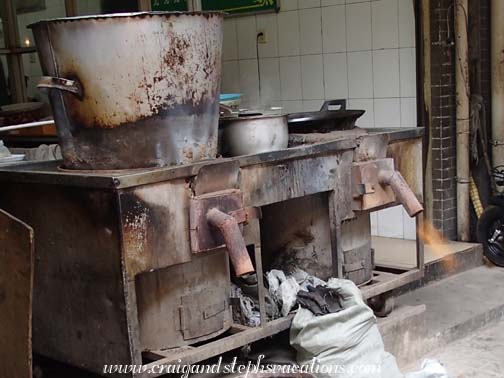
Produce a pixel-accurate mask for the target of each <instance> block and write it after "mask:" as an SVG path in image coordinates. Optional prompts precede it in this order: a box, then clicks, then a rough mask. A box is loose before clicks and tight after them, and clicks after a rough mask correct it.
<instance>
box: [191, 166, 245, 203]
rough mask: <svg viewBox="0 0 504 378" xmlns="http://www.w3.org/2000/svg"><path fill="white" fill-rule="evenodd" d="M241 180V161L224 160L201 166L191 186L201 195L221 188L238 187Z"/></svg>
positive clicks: (195, 192) (197, 194) (196, 193)
mask: <svg viewBox="0 0 504 378" xmlns="http://www.w3.org/2000/svg"><path fill="white" fill-rule="evenodd" d="M239 180H240V163H239V162H238V161H236V160H231V161H223V162H220V163H217V164H209V165H205V166H203V167H201V169H200V170H199V171H198V174H197V176H196V177H195V178H194V180H193V183H192V185H191V187H192V189H193V191H194V194H195V195H196V196H200V195H202V194H206V193H212V192H218V191H219V190H225V189H238V186H239Z"/></svg>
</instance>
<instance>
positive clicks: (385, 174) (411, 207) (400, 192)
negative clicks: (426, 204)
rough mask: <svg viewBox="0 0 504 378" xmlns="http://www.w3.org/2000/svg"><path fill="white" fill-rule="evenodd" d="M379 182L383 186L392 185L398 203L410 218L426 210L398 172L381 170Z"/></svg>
mask: <svg viewBox="0 0 504 378" xmlns="http://www.w3.org/2000/svg"><path fill="white" fill-rule="evenodd" d="M378 181H379V183H380V184H382V185H390V187H391V188H392V191H393V192H394V194H395V196H396V199H397V202H400V203H401V204H402V205H403V206H404V209H405V210H406V212H407V213H408V215H409V216H410V217H414V216H415V215H417V214H418V213H421V212H422V211H423V210H424V208H423V206H422V205H421V204H420V201H418V199H417V198H416V196H415V193H413V191H412V190H411V188H410V187H409V186H408V184H407V183H406V181H405V180H404V177H402V175H401V173H399V172H398V171H392V170H381V171H380V172H378Z"/></svg>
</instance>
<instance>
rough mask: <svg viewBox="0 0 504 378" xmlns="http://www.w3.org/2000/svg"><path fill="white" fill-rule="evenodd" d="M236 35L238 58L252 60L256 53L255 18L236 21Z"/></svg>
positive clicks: (250, 17)
mask: <svg viewBox="0 0 504 378" xmlns="http://www.w3.org/2000/svg"><path fill="white" fill-rule="evenodd" d="M236 35H237V37H238V58H239V59H254V58H256V57H257V52H256V38H257V35H256V18H255V16H248V17H240V18H237V19H236Z"/></svg>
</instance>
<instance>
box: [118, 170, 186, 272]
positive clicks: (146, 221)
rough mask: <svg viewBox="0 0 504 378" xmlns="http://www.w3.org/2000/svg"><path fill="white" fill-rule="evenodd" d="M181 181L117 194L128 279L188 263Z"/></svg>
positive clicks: (183, 195)
mask: <svg viewBox="0 0 504 378" xmlns="http://www.w3.org/2000/svg"><path fill="white" fill-rule="evenodd" d="M190 194H191V190H190V189H189V184H188V183H186V181H185V180H184V179H179V180H172V181H167V182H164V183H159V184H153V185H145V186H140V187H137V188H134V189H131V190H125V191H121V192H120V193H119V202H120V212H121V215H120V217H121V225H122V235H121V238H122V244H123V248H124V258H125V265H126V271H127V275H128V277H130V278H132V277H133V276H134V275H135V274H137V273H140V272H144V271H149V270H152V269H159V268H164V267H167V266H171V265H175V264H182V263H185V262H188V261H191V247H190V241H189V232H188V226H189V196H190Z"/></svg>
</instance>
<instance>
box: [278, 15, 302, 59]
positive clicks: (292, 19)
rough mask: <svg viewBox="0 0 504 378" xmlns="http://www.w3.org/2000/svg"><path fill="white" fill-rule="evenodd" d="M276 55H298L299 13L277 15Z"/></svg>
mask: <svg viewBox="0 0 504 378" xmlns="http://www.w3.org/2000/svg"><path fill="white" fill-rule="evenodd" d="M278 53H279V55H280V56H289V55H291V56H292V55H299V53H300V49H299V12H298V11H290V12H280V13H279V14H278Z"/></svg>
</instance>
